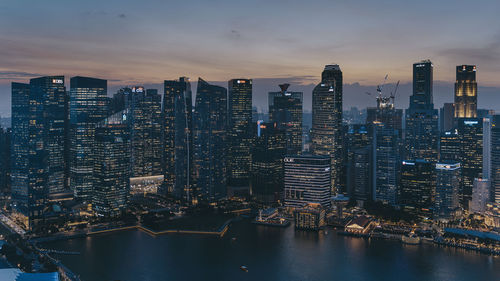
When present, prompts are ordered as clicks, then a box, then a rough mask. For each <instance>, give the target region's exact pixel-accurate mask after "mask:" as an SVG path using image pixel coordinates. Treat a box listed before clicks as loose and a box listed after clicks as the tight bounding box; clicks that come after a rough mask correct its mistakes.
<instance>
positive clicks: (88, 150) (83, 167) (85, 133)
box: [69, 76, 108, 203]
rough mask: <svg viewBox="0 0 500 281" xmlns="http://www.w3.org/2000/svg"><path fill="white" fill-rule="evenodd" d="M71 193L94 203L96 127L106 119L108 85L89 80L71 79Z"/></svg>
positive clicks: (100, 80)
mask: <svg viewBox="0 0 500 281" xmlns="http://www.w3.org/2000/svg"><path fill="white" fill-rule="evenodd" d="M69 95H70V105H69V107H70V117H69V119H70V126H69V130H70V133H69V135H70V137H69V141H70V145H69V151H70V158H69V159H70V165H69V166H70V189H71V190H72V191H73V193H74V195H75V198H78V199H80V200H82V201H84V202H87V203H90V202H91V201H92V190H93V184H94V174H93V169H94V145H95V143H94V141H95V128H96V126H97V123H98V122H100V121H102V120H103V119H104V118H106V117H107V113H108V104H107V99H106V95H107V81H106V80H102V79H97V78H89V77H80V76H77V77H72V78H71V79H70V94H69Z"/></svg>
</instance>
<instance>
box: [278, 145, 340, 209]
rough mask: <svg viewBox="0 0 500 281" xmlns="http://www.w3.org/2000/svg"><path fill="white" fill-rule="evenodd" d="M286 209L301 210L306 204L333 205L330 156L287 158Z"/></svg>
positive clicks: (326, 206) (285, 160) (285, 163)
mask: <svg viewBox="0 0 500 281" xmlns="http://www.w3.org/2000/svg"><path fill="white" fill-rule="evenodd" d="M284 165H285V180H284V181H285V195H284V198H285V207H288V208H301V207H302V206H303V205H304V204H305V203H319V204H321V205H322V206H323V207H325V208H328V207H330V205H331V200H330V198H331V189H330V183H331V179H330V177H331V173H330V168H331V160H330V157H329V156H326V155H324V156H318V155H302V156H286V157H285V158H284Z"/></svg>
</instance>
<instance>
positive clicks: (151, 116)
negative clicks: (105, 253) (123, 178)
mask: <svg viewBox="0 0 500 281" xmlns="http://www.w3.org/2000/svg"><path fill="white" fill-rule="evenodd" d="M130 97H131V99H130V102H129V107H128V109H129V110H130V119H131V120H130V124H131V127H130V130H131V132H130V143H131V146H132V150H131V157H130V161H131V173H130V176H131V177H148V176H156V175H161V174H162V166H161V157H162V156H161V155H162V153H161V151H162V144H161V139H162V118H161V116H162V115H161V114H162V113H161V95H160V94H158V90H156V89H148V90H146V89H144V87H141V86H136V87H132V89H131V94H130Z"/></svg>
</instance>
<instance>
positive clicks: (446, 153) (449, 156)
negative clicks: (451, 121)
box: [439, 129, 461, 161]
mask: <svg viewBox="0 0 500 281" xmlns="http://www.w3.org/2000/svg"><path fill="white" fill-rule="evenodd" d="M460 149H461V142H460V136H459V135H458V130H457V129H454V130H451V131H446V132H443V133H442V134H441V139H440V141H439V159H440V161H444V160H451V161H460V159H461V150H460Z"/></svg>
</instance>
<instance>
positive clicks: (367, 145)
mask: <svg viewBox="0 0 500 281" xmlns="http://www.w3.org/2000/svg"><path fill="white" fill-rule="evenodd" d="M346 139H347V145H346V150H347V193H348V194H349V196H350V197H353V198H355V199H359V200H367V199H368V198H369V197H370V196H369V194H370V192H369V191H370V190H371V188H370V183H371V178H370V174H371V170H370V164H371V163H370V162H369V159H370V153H371V144H372V140H371V134H369V131H368V126H366V125H364V124H354V125H351V126H350V128H349V129H348V131H347V137H346ZM359 196H360V197H359ZM358 197H359V198H358Z"/></svg>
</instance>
